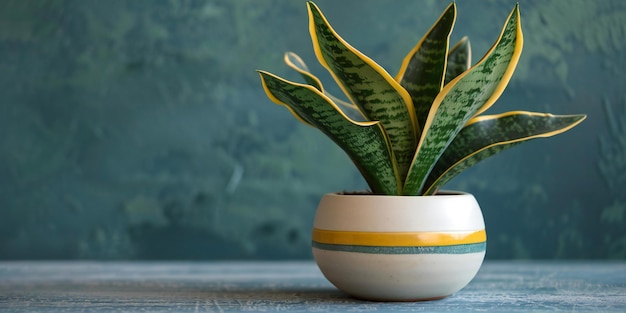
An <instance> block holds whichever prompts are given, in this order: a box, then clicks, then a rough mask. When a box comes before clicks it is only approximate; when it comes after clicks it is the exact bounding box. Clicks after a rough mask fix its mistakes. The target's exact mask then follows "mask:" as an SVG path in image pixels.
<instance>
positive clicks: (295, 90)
mask: <svg viewBox="0 0 626 313" xmlns="http://www.w3.org/2000/svg"><path fill="white" fill-rule="evenodd" d="M259 73H260V75H261V81H262V83H263V88H264V90H265V93H266V94H267V96H268V97H269V98H270V99H271V100H272V101H274V102H275V103H278V104H280V105H284V106H286V107H287V108H289V110H290V111H292V112H293V113H294V114H296V116H298V117H300V118H302V119H303V120H304V121H306V122H307V123H308V124H311V125H313V126H314V127H316V128H318V129H319V130H321V131H322V132H323V133H324V134H326V135H327V136H328V137H329V138H331V139H332V140H333V141H334V142H335V143H336V144H337V145H339V146H340V147H341V148H342V149H343V150H344V151H345V152H346V153H347V154H348V156H349V157H350V158H351V159H352V161H353V162H354V164H355V165H356V166H357V168H358V169H359V171H360V172H361V174H362V175H363V177H364V178H365V180H366V181H367V183H368V184H369V186H370V188H371V189H372V192H374V193H377V194H390V195H397V194H399V191H400V190H401V189H400V185H399V181H400V179H399V177H398V175H397V172H396V167H395V164H394V157H393V151H392V150H391V149H390V146H389V141H388V138H387V135H386V133H385V131H384V129H383V127H382V126H381V125H380V123H379V122H355V121H352V120H350V119H349V118H348V117H347V116H346V115H345V114H344V113H343V112H342V111H341V110H339V108H338V107H337V106H336V105H335V104H334V103H333V102H332V100H330V99H329V98H328V97H327V96H325V95H324V94H323V93H322V92H321V91H320V90H319V89H317V88H315V87H313V86H310V85H305V84H298V83H294V82H290V81H287V80H285V79H283V78H280V77H278V76H276V75H273V74H271V73H268V72H264V71H259Z"/></svg>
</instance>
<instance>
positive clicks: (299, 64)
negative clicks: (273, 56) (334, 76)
mask: <svg viewBox="0 0 626 313" xmlns="http://www.w3.org/2000/svg"><path fill="white" fill-rule="evenodd" d="M283 59H284V61H285V64H287V66H289V67H291V68H292V69H294V70H296V72H298V73H300V75H301V76H302V78H304V80H305V81H306V83H307V84H309V85H311V86H313V87H315V88H317V90H319V91H321V92H324V87H323V86H322V82H321V81H320V80H319V78H317V77H316V76H315V75H313V74H311V71H309V67H308V66H307V65H306V63H304V61H303V60H302V58H301V57H300V56H299V55H297V54H295V53H294V52H291V51H288V52H285V56H284V58H283Z"/></svg>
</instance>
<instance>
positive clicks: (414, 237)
mask: <svg viewBox="0 0 626 313" xmlns="http://www.w3.org/2000/svg"><path fill="white" fill-rule="evenodd" d="M486 240H487V234H486V233H485V230H484V229H482V230H478V231H454V232H361V231H336V230H325V229H318V228H314V229H313V241H315V242H317V243H323V244H332V245H355V246H379V247H417V246H420V247H433V246H452V245H462V244H472V243H481V242H485V241H486Z"/></svg>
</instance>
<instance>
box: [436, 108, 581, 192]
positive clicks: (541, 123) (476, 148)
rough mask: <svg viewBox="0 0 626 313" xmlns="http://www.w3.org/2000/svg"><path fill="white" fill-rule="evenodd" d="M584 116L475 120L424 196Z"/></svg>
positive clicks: (443, 161)
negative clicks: (468, 171)
mask: <svg viewBox="0 0 626 313" xmlns="http://www.w3.org/2000/svg"><path fill="white" fill-rule="evenodd" d="M584 119H585V116H584V115H552V114H547V113H534V112H522V111H516V112H508V113H503V114H498V115H483V116H480V117H476V118H473V119H472V120H470V122H469V123H468V124H467V125H466V126H465V127H463V129H462V130H461V132H460V133H459V134H458V135H457V136H456V137H455V138H454V140H453V141H452V142H451V143H450V145H449V146H448V148H447V149H446V150H445V151H444V153H443V155H441V157H440V158H439V159H438V160H437V163H436V164H435V167H434V168H433V170H432V171H431V172H430V175H429V176H428V179H427V180H426V186H425V188H424V194H427V195H428V194H433V193H435V191H436V190H437V189H438V188H439V187H440V186H442V185H444V184H445V183H447V182H448V181H449V180H450V179H452V178H453V177H454V176H456V175H457V174H459V173H461V172H463V171H464V170H465V169H467V168H469V167H470V166H472V165H474V164H476V163H478V162H480V161H482V160H484V159H486V158H488V157H490V156H492V155H494V154H496V153H498V152H501V151H503V150H506V149H508V148H511V147H513V146H516V145H518V144H520V143H522V142H524V141H527V140H531V139H535V138H542V137H550V136H554V135H556V134H560V133H562V132H565V131H567V130H569V129H571V128H572V127H574V126H576V125H577V124H579V123H580V122H582V121H583V120H584Z"/></svg>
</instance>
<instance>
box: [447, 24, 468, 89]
mask: <svg viewBox="0 0 626 313" xmlns="http://www.w3.org/2000/svg"><path fill="white" fill-rule="evenodd" d="M471 65H472V46H471V45H470V41H469V38H467V36H465V37H463V38H461V40H459V42H457V43H456V44H455V45H454V47H452V48H451V49H450V52H448V65H447V66H446V80H445V82H444V85H445V84H448V83H449V82H450V81H451V80H453V79H455V78H456V77H457V76H459V75H461V73H463V72H465V71H467V70H468V69H469V68H470V66H471Z"/></svg>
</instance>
